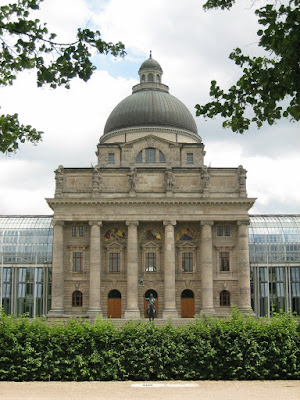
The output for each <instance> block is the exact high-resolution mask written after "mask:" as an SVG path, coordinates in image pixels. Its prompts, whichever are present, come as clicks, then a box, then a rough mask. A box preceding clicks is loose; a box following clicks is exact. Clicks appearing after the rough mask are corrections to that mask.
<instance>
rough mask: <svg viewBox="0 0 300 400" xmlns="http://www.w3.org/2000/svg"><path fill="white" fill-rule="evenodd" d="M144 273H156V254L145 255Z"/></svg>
mask: <svg viewBox="0 0 300 400" xmlns="http://www.w3.org/2000/svg"><path fill="white" fill-rule="evenodd" d="M146 272H156V253H146Z"/></svg>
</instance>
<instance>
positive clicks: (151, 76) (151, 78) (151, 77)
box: [148, 73, 153, 82]
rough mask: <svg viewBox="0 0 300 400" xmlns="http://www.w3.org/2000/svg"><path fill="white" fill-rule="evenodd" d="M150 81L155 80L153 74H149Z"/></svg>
mask: <svg viewBox="0 0 300 400" xmlns="http://www.w3.org/2000/svg"><path fill="white" fill-rule="evenodd" d="M148 82H153V74H152V73H150V74H148Z"/></svg>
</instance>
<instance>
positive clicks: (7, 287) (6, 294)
mask: <svg viewBox="0 0 300 400" xmlns="http://www.w3.org/2000/svg"><path fill="white" fill-rule="evenodd" d="M51 221H52V216H2V217H0V260H1V268H0V305H1V306H2V309H3V310H4V311H5V313H7V314H16V315H20V314H24V313H28V314H29V316H30V317H34V316H39V315H45V314H46V313H47V312H48V310H49V309H50V302H51V267H52V243H53V228H52V225H51ZM250 222H251V223H250V226H249V246H250V265H251V289H252V290H251V296H252V297H251V300H252V308H253V310H254V311H255V313H256V315H257V316H270V314H271V312H272V310H275V311H279V310H283V311H288V310H291V311H292V312H296V313H297V314H298V315H300V215H252V216H250Z"/></svg>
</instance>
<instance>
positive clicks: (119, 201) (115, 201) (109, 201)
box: [46, 197, 256, 205]
mask: <svg viewBox="0 0 300 400" xmlns="http://www.w3.org/2000/svg"><path fill="white" fill-rule="evenodd" d="M255 200H256V198H251V197H250V198H249V197H241V198H228V199H224V198H222V199H220V198H198V199H193V198H189V199H187V198H182V199H180V198H161V197H160V198H155V199H145V198H137V197H131V198H105V199H104V198H103V199H99V198H98V199H96V198H86V199H77V198H76V199H75V198H65V199H63V198H54V199H53V198H52V199H49V198H48V199H46V201H47V203H48V204H49V205H58V204H65V205H68V204H71V205H126V204H128V205H130V204H134V205H138V204H141V205H145V204H146V205H147V204H149V205H151V204H159V205H161V204H166V205H168V204H170V205H171V204H176V205H178V204H210V205H213V204H217V205H219V204H233V205H238V204H251V205H253V204H254V202H255Z"/></svg>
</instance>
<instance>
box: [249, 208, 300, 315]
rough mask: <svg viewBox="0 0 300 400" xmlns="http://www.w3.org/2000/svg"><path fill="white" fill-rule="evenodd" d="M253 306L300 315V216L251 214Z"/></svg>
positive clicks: (258, 311) (264, 312)
mask: <svg viewBox="0 0 300 400" xmlns="http://www.w3.org/2000/svg"><path fill="white" fill-rule="evenodd" d="M250 221H251V224H250V227H249V246H250V265H251V295H252V308H253V310H254V311H255V313H256V315H257V316H270V315H271V313H272V311H273V310H274V311H275V312H279V311H280V310H283V311H292V312H295V313H297V314H298V315H300V215H252V216H250Z"/></svg>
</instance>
